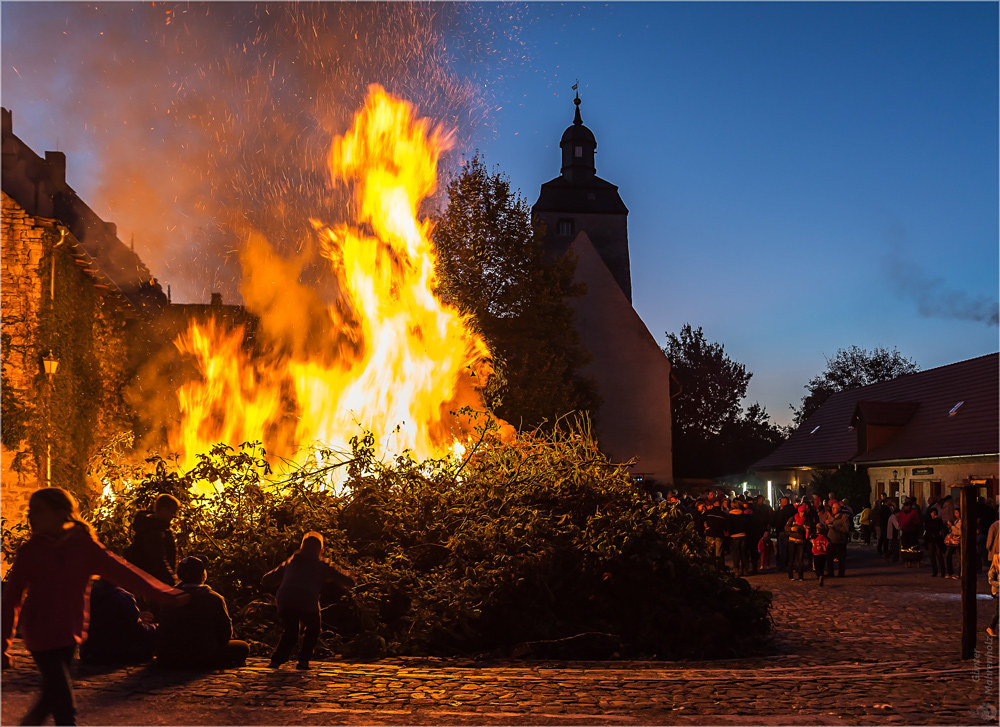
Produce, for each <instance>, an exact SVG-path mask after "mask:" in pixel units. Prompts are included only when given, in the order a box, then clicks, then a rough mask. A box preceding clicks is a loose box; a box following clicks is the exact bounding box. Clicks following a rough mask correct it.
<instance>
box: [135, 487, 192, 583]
mask: <svg viewBox="0 0 1000 727" xmlns="http://www.w3.org/2000/svg"><path fill="white" fill-rule="evenodd" d="M180 507H181V503H180V501H179V500H178V499H177V498H176V497H174V496H173V495H167V494H163V495H160V496H159V497H157V498H156V502H155V503H153V509H152V510H144V511H142V512H140V513H138V514H137V515H136V516H135V520H133V521H132V544H131V545H130V546H129V547H128V549H126V551H125V558H126V560H128V561H129V562H130V563H132V564H133V565H136V566H138V567H139V568H142V569H143V570H144V571H146V572H147V573H149V574H150V575H151V576H154V577H156V578H159V579H160V580H161V581H162V582H163V583H166V584H167V585H168V586H172V585H174V584H175V583H177V578H176V576H175V571H176V570H177V541H176V540H175V539H174V533H173V531H172V530H171V529H170V523H171V522H172V521H173V519H174V518H175V517H177V513H178V512H179V511H180Z"/></svg>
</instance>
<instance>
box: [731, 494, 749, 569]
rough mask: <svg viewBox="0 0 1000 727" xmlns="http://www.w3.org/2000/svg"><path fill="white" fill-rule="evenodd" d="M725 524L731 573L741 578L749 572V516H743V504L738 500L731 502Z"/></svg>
mask: <svg viewBox="0 0 1000 727" xmlns="http://www.w3.org/2000/svg"><path fill="white" fill-rule="evenodd" d="M726 523H727V527H728V529H729V547H730V548H731V549H732V552H733V572H735V573H736V575H738V576H741V577H742V576H745V575H747V573H748V572H749V570H750V551H749V550H748V546H747V530H748V529H749V527H750V515H747V514H745V512H744V508H743V503H741V502H740V501H739V500H734V501H733V505H732V509H731V510H730V511H729V515H728V516H727V517H726Z"/></svg>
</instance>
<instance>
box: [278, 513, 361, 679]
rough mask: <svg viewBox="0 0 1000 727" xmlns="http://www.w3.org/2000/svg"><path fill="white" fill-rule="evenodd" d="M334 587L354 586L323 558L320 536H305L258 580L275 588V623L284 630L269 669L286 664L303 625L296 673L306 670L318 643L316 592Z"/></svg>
mask: <svg viewBox="0 0 1000 727" xmlns="http://www.w3.org/2000/svg"><path fill="white" fill-rule="evenodd" d="M331 581H332V582H334V583H337V584H338V585H339V586H341V587H342V588H350V587H351V586H353V585H354V578H353V577H352V576H351V574H350V573H349V572H347V571H344V570H341V569H340V568H338V567H336V566H334V565H332V564H331V563H329V562H328V561H326V560H325V559H324V558H323V536H322V535H320V534H319V533H306V534H305V536H304V537H303V538H302V547H300V548H299V549H298V550H296V551H295V553H293V554H292V557H291V558H289V559H288V560H286V561H285V562H284V563H282V564H281V565H279V566H278V567H277V568H275V569H274V570H272V571H270V572H269V573H266V574H265V575H264V577H263V578H262V579H261V584H262V585H263V586H265V587H272V588H273V587H274V586H275V585H278V584H280V585H278V592H277V595H276V601H277V603H278V620H279V621H280V622H281V625H282V627H283V628H284V633H282V635H281V640H280V641H278V646H277V648H276V649H275V650H274V654H273V655H272V656H271V663H270V664H269V665H268V666H270V667H271V668H272V669H277V668H278V667H279V666H281V665H282V664H284V663H285V662H286V661H288V657H289V656H291V653H292V647H294V646H295V642H296V641H297V640H298V638H299V624H300V623H301V624H302V628H303V634H302V646H301V647H299V657H298V664H297V665H296V668H297V669H308V668H309V659H310V658H312V651H313V648H315V646H316V642H317V641H318V640H319V628H320V610H319V592H320V590H321V589H322V588H323V584H324V583H328V582H331Z"/></svg>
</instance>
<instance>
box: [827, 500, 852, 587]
mask: <svg viewBox="0 0 1000 727" xmlns="http://www.w3.org/2000/svg"><path fill="white" fill-rule="evenodd" d="M850 533H851V518H850V516H849V515H848V514H847V513H846V512H844V510H843V508H842V506H841V504H840V502H839V501H838V500H833V501H832V504H831V505H830V520H829V522H828V523H827V532H826V537H827V539H828V540H829V541H830V544H829V546H828V548H827V557H826V574H827V575H828V576H833V561H834V560H836V561H837V575H838V576H839V577H841V578H843V577H844V571H845V570H846V568H847V541H848V539H849V538H850V537H851V535H850Z"/></svg>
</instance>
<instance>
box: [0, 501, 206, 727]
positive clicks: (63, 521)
mask: <svg viewBox="0 0 1000 727" xmlns="http://www.w3.org/2000/svg"><path fill="white" fill-rule="evenodd" d="M28 523H29V524H30V525H31V537H30V538H29V539H28V542H26V543H25V544H24V545H22V546H21V547H20V548H19V549H18V551H17V555H16V556H15V558H14V563H13V565H12V566H11V568H10V571H9V572H8V574H7V584H6V585H5V586H4V589H3V599H2V604H0V607H2V612H3V620H2V630H3V632H2V637H3V667H4V668H7V667H9V666H11V665H12V662H11V658H10V644H11V638H12V635H13V633H14V627H15V626H16V625H17V621H18V616H19V615H20V614H21V612H22V611H23V615H24V617H23V618H22V619H21V633H22V637H23V639H24V643H25V646H27V647H28V650H29V651H30V652H31V656H32V658H33V659H34V660H35V663H36V664H37V665H38V670H39V671H40V672H41V674H42V694H41V696H40V697H39V699H38V702H37V703H36V704H35V706H34V707H32V708H31V711H30V712H28V714H27V715H26V716H25V717H24V719H23V720H22V724H42V723H43V722H44V721H45V719H46V718H47V717H48V716H49V715H52V717H53V719H54V720H55V723H56V724H76V706H75V705H74V703H73V683H72V681H71V679H70V672H69V669H70V665H71V663H72V661H73V655H74V653H75V652H76V647H77V644H79V643H80V642H82V641H83V640H85V639H86V637H87V626H86V624H87V619H88V615H89V614H88V610H89V605H90V604H89V596H90V579H91V577H93V576H94V575H100V576H101V577H102V578H107V579H108V580H109V581H111V582H112V583H116V584H118V585H120V586H122V587H124V588H126V589H128V590H129V591H132V592H134V593H140V594H142V595H144V596H147V597H148V598H151V599H153V600H156V601H159V602H162V603H183V602H185V601H186V599H188V598H190V596H188V595H186V594H185V593H184V592H183V591H179V590H177V589H176V588H170V587H168V586H166V585H164V584H162V583H160V582H159V581H157V580H156V579H155V578H153V577H151V576H149V575H147V574H146V573H144V572H142V571H141V570H139V569H138V568H135V567H134V566H131V565H129V564H128V563H126V562H125V561H123V560H122V559H121V558H119V557H118V556H116V555H114V554H112V553H111V552H109V551H108V550H106V549H105V547H104V546H103V545H101V544H100V543H99V542H98V541H97V539H96V538H95V537H94V531H93V529H92V528H91V527H90V524H89V523H87V522H84V521H83V520H82V519H81V518H80V512H79V510H78V508H77V504H76V500H74V499H73V496H72V495H70V494H69V493H68V492H66V490H63V489H61V488H59V487H46V488H43V489H41V490H37V491H35V492H34V494H32V495H31V499H30V500H29V501H28ZM26 590H27V591H28V595H27V597H25V596H24V592H25V591H26ZM22 598H23V599H24V605H23V609H22V603H21V602H22Z"/></svg>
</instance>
